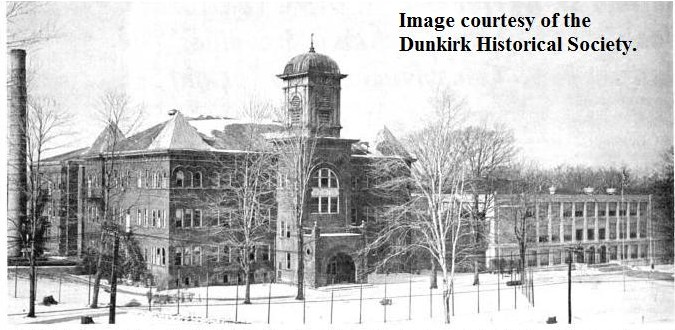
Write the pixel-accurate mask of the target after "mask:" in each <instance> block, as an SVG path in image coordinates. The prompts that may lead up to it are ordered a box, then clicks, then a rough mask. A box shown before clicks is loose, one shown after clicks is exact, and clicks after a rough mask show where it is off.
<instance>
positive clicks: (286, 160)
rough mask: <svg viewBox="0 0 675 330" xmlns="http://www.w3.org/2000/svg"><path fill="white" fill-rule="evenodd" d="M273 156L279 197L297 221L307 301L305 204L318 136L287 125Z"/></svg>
mask: <svg viewBox="0 0 675 330" xmlns="http://www.w3.org/2000/svg"><path fill="white" fill-rule="evenodd" d="M271 141H272V144H273V148H274V154H275V157H276V160H277V162H278V173H279V178H280V179H279V181H280V182H279V185H278V186H279V194H280V195H282V196H283V197H281V198H288V200H290V202H291V207H290V210H289V211H290V213H291V218H292V219H293V221H294V225H295V230H296V233H295V234H296V238H297V251H296V253H297V256H298V258H297V259H298V261H297V289H298V292H297V295H296V297H295V299H297V300H304V299H305V295H304V274H305V262H304V257H303V256H304V253H303V251H304V244H305V241H304V233H305V228H304V226H305V218H306V216H307V214H306V212H305V211H306V210H305V208H306V205H305V202H306V200H307V198H308V194H309V180H310V178H311V175H312V171H313V170H314V167H315V165H316V163H317V160H316V155H315V151H316V145H317V137H316V135H315V133H314V131H312V130H308V129H303V128H300V127H296V126H295V125H291V124H290V122H288V123H286V124H285V129H284V131H283V132H281V134H278V135H275V136H273V137H271Z"/></svg>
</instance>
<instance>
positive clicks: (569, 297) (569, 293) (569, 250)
mask: <svg viewBox="0 0 675 330" xmlns="http://www.w3.org/2000/svg"><path fill="white" fill-rule="evenodd" d="M566 250H567V253H568V254H567V259H568V260H567V265H568V266H567V324H572V255H573V254H574V253H578V252H579V251H582V252H583V248H582V247H581V246H575V247H568V248H566Z"/></svg>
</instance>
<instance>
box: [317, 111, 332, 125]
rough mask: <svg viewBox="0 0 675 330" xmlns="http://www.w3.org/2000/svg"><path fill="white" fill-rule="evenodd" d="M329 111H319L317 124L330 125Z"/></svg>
mask: <svg viewBox="0 0 675 330" xmlns="http://www.w3.org/2000/svg"><path fill="white" fill-rule="evenodd" d="M330 117H331V114H330V110H320V111H319V124H320V125H327V124H330Z"/></svg>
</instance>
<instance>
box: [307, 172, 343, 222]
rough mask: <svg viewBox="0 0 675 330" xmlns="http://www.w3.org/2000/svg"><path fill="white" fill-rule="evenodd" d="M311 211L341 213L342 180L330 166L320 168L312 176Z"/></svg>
mask: <svg viewBox="0 0 675 330" xmlns="http://www.w3.org/2000/svg"><path fill="white" fill-rule="evenodd" d="M311 181H312V199H311V202H310V211H311V212H312V213H320V214H337V213H340V211H339V210H340V189H339V188H340V182H339V180H338V176H337V174H335V172H333V170H331V169H329V168H320V169H318V170H316V171H315V172H314V175H313V176H312V180H311Z"/></svg>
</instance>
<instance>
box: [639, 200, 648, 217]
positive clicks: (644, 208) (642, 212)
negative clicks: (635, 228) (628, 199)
mask: <svg viewBox="0 0 675 330" xmlns="http://www.w3.org/2000/svg"><path fill="white" fill-rule="evenodd" d="M647 216H649V203H645V202H641V203H640V217H642V218H645V217H647Z"/></svg>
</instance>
